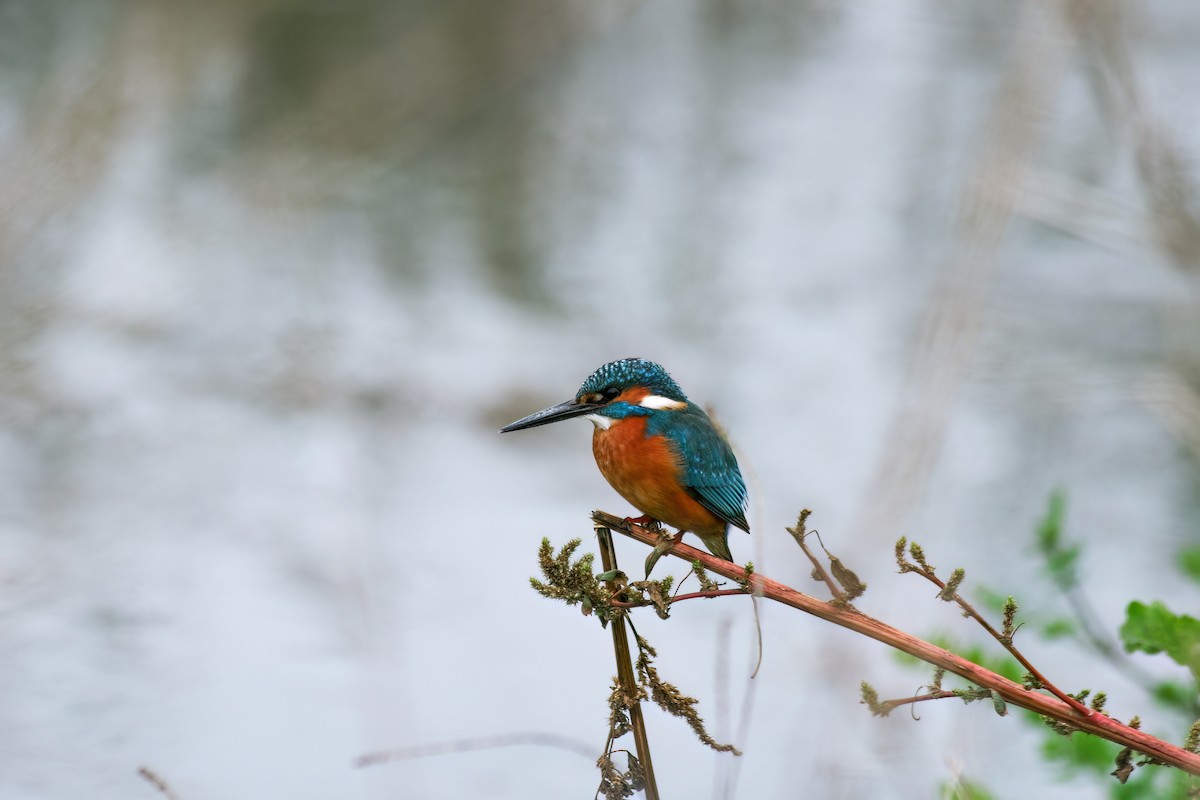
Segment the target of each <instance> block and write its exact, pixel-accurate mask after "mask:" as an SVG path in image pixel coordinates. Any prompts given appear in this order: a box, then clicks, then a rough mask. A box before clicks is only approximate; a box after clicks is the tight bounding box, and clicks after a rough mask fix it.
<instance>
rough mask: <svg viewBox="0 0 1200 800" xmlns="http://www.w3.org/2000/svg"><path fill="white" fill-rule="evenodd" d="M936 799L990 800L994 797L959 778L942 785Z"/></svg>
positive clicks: (976, 785) (975, 784)
mask: <svg viewBox="0 0 1200 800" xmlns="http://www.w3.org/2000/svg"><path fill="white" fill-rule="evenodd" d="M938 797H941V798H944V800H992V798H993V797H995V795H993V794H992V793H991V792H989V791H987V790H986V789H984V788H983V787H982V786H980V785H979V784H978V783H974V782H972V781H969V780H967V779H966V778H959V779H958V780H956V781H955V782H954V783H951V784H946V783H943V784H942V790H941V792H940V793H939V794H938Z"/></svg>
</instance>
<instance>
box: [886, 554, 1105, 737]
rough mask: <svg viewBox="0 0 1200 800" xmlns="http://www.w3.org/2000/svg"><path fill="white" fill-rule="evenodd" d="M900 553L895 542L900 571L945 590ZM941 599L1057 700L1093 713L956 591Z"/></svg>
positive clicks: (924, 566) (942, 583)
mask: <svg viewBox="0 0 1200 800" xmlns="http://www.w3.org/2000/svg"><path fill="white" fill-rule="evenodd" d="M900 541H901V542H903V541H904V540H903V539H901V540H900ZM902 554H903V548H902V547H901V546H900V545H899V544H897V546H896V556H897V561H898V562H899V563H900V569H901V571H903V572H914V573H916V574H917V575H920V576H921V577H922V578H924V579H925V580H927V581H929V582H930V583H932V584H933V585H934V586H937V587H938V589H940V590H942V592H943V593H945V592H946V582H945V581H943V580H942V579H941V578H939V577H938V576H937V575H936V574H934V571H933V568H932V567H930V566H929V565H927V564H924V563H917V564H914V563H913V562H911V561H908V560H907V559H905V558H904V557H903V555H902ZM960 580H961V578H960ZM952 588H956V587H952ZM942 599H943V600H945V599H952V600H954V602H956V603H958V607H959V608H961V609H962V610H963V613H964V614H965V615H967V616H968V617H970V618H971V619H973V620H975V621H976V622H978V623H979V624H980V625H981V626H983V629H984V630H985V631H987V632H988V635H989V636H991V637H992V638H993V639H995V640H996V641H997V642H999V643H1000V645H1001V646H1002V647H1004V649H1005V650H1007V651H1008V652H1009V655H1011V656H1012V657H1013V658H1015V659H1016V660H1017V661H1018V662H1020V664H1021V666H1022V667H1024V668H1025V671H1026V672H1028V673H1029V674H1030V675H1031V676H1033V679H1034V681H1036V682H1037V683H1038V685H1040V686H1042V687H1043V688H1045V689H1046V691H1048V692H1050V694H1052V695H1054V696H1055V697H1057V698H1058V699H1059V700H1062V701H1063V702H1064V703H1066V704H1067V705H1069V706H1070V707H1071V708H1073V709H1075V711H1076V712H1077V713H1079V714H1081V715H1082V716H1085V717H1090V716H1092V715H1093V714H1094V713H1095V712H1094V711H1092V709H1090V708H1088V707H1087V706H1085V705H1084V704H1083V703H1081V702H1079V701H1078V700H1076V699H1075V698H1074V697H1072V696H1071V695H1069V694H1067V693H1066V692H1064V691H1063V690H1062V689H1059V688H1058V687H1057V686H1055V685H1054V684H1053V683H1051V682H1050V681H1049V680H1048V679H1047V678H1046V676H1045V675H1043V674H1042V673H1041V672H1039V671H1038V669H1037V667H1035V666H1033V664H1031V663H1030V662H1029V659H1027V658H1026V657H1025V656H1024V655H1023V654H1022V653H1021V651H1020V650H1018V649H1017V646H1016V645H1014V644H1013V642H1012V636H1011V635H1008V636H1006V635H1004V634H1001V633H1000V631H998V630H996V629H995V627H993V626H992V624H991V623H990V622H988V621H987V620H986V619H984V617H983V615H982V614H980V613H979V612H978V611H976V610H975V606H973V605H971V604H970V603H968V602H967V601H966V600H964V599H963V597H962V595H961V594H959V593H958V592H957V591H952V592H951V595H950V596H949V597H943V598H942Z"/></svg>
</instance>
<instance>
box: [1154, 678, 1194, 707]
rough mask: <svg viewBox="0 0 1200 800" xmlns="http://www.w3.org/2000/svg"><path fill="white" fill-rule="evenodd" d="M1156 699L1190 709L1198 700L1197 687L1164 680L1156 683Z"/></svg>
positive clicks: (1167, 704)
mask: <svg viewBox="0 0 1200 800" xmlns="http://www.w3.org/2000/svg"><path fill="white" fill-rule="evenodd" d="M1154 699H1155V700H1157V701H1158V702H1160V703H1162V704H1163V705H1165V706H1171V707H1174V708H1180V709H1183V710H1184V711H1190V710H1191V709H1192V708H1193V707H1194V704H1195V702H1196V687H1195V686H1193V685H1188V684H1186V683H1179V682H1176V681H1162V682H1161V683H1156V684H1155V685H1154Z"/></svg>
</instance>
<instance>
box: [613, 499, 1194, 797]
mask: <svg viewBox="0 0 1200 800" xmlns="http://www.w3.org/2000/svg"><path fill="white" fill-rule="evenodd" d="M592 518H593V519H594V520H595V521H596V522H597V523H598V524H601V525H603V526H605V527H607V528H610V529H611V530H614V531H617V532H618V533H621V534H623V535H625V536H628V537H630V538H631V539H636V540H637V541H639V542H642V543H643V544H645V545H648V546H650V547H653V546H654V545H655V544H656V543H657V542H658V538H659V537H658V534H656V533H652V532H650V531H647V530H646V529H644V528H642V527H639V526H637V525H626V524H625V522H624V520H622V519H621V518H620V517H614V516H612V515H611V514H606V513H604V512H602V511H596V512H594V513H593V514H592ZM667 552H668V554H669V555H672V556H674V557H676V558H681V559H683V560H684V561H687V562H692V561H699V562H700V563H701V564H703V565H704V568H705V569H707V570H709V571H711V572H714V573H716V574H718V575H723V576H725V577H726V578H729V579H731V580H735V581H748V582H749V583H750V584H751V585H752V586H753V587H754V588H755V589H756V590H757V591H758V592H760V593H761V594H762V596H763V597H766V598H767V599H770V600H774V601H775V602H777V603H782V604H784V605H786V606H790V607H792V608H795V609H798V610H800V611H803V612H805V613H808V614H812V615H813V616H815V617H818V618H820V619H823V620H825V621H827V622H832V623H834V624H835V625H839V626H841V627H843V628H847V629H849V630H851V631H854V632H855V633H859V634H862V635H863V636H867V637H869V638H871V639H875V640H876V641H878V642H882V643H884V644H886V645H888V646H889V647H893V648H895V649H896V650H900V651H901V652H904V653H908V654H909V655H911V656H914V657H916V658H918V659H920V660H922V661H925V662H927V663H929V664H933V665H934V666H937V667H941V668H942V669H944V670H946V671H947V672H952V673H954V674H955V675H958V676H959V677H961V678H964V679H965V680H968V681H970V682H971V683H974V684H976V685H977V686H981V687H983V688H985V689H988V690H990V691H993V692H995V693H996V694H997V695H999V696H1000V698H1002V699H1003V700H1004V701H1005V702H1007V703H1012V704H1013V705H1015V706H1018V707H1020V708H1024V709H1026V710H1028V711H1032V712H1034V713H1035V714H1041V715H1042V716H1045V717H1049V718H1050V719H1052V720H1055V721H1058V722H1061V723H1062V724H1064V725H1067V726H1070V727H1071V728H1073V729H1076V730H1080V731H1083V732H1085V733H1090V734H1093V735H1095V736H1099V737H1100V738H1102V739H1107V740H1108V741H1110V742H1115V743H1116V744H1119V745H1121V746H1122V747H1129V748H1131V749H1133V750H1136V751H1138V752H1139V753H1143V754H1145V755H1147V756H1149V757H1150V758H1153V759H1155V760H1157V761H1161V762H1162V763H1164V764H1169V765H1170V766H1173V767H1177V768H1179V769H1181V770H1183V771H1185V772H1188V773H1190V774H1192V775H1200V754H1197V753H1192V752H1189V751H1187V750H1185V749H1184V748H1182V747H1179V746H1177V745H1173V744H1171V743H1170V742H1166V741H1164V740H1162V739H1159V738H1157V737H1155V736H1151V735H1149V734H1146V733H1143V732H1142V731H1140V730H1137V729H1135V728H1132V727H1130V726H1129V725H1125V724H1123V723H1121V722H1118V721H1117V720H1115V719H1112V718H1111V717H1108V716H1106V715H1104V714H1098V713H1094V712H1092V711H1091V710H1090V709H1089V710H1088V713H1087V714H1086V715H1085V714H1081V713H1080V712H1079V711H1078V710H1076V708H1075V705H1074V704H1070V703H1067V702H1064V701H1063V700H1061V699H1059V698H1057V697H1052V696H1049V695H1045V694H1042V693H1040V692H1036V691H1032V690H1030V689H1027V688H1025V687H1024V686H1021V685H1020V684H1017V683H1014V682H1013V681H1010V680H1008V679H1007V678H1005V677H1003V676H1001V675H997V674H996V673H994V672H992V671H991V670H988V669H985V668H984V667H981V666H979V665H978V664H975V663H974V662H971V661H968V660H967V659H965V658H963V657H962V656H959V655H956V654H955V653H951V652H950V651H949V650H944V649H943V648H941V647H937V646H936V645H933V644H930V643H929V642H926V641H923V640H921V639H918V638H917V637H915V636H912V635H910V634H907V633H905V632H904V631H901V630H897V629H896V628H893V627H891V626H890V625H887V624H885V623H883V622H880V621H879V620H877V619H875V618H873V617H869V616H867V615H865V614H863V613H861V612H857V611H851V610H849V609H846V608H840V607H838V606H836V605H834V604H833V603H828V602H824V601H821V600H818V599H816V598H815V597H810V596H809V595H806V594H803V593H802V592H798V591H796V590H795V589H792V588H791V587H789V586H785V585H784V584H782V583H779V582H777V581H773V580H771V579H770V578H767V577H764V576H763V575H760V574H758V573H757V572H756V573H753V574H751V575H750V576H749V577H747V575H746V570H745V569H744V568H743V567H739V566H737V565H736V564H731V563H729V562H728V561H724V560H722V559H719V558H717V557H715V556H712V555H709V554H708V553H706V552H703V551H701V550H697V549H696V548H694V547H689V546H688V545H686V544H683V543H682V542H677V543H676V544H675V545H674V546H673V547H672V548H671V549H670V550H669V551H667Z"/></svg>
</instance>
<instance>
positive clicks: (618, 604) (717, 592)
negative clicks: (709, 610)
mask: <svg viewBox="0 0 1200 800" xmlns="http://www.w3.org/2000/svg"><path fill="white" fill-rule="evenodd" d="M728 594H745V595H748V594H750V592H748V591H746V590H745V589H710V590H709V591H707V592H690V593H688V594H677V595H675V596H674V597H672V598H671V603H672V604H675V603H678V602H679V601H680V600H695V599H696V598H698V597H724V596H725V595H728ZM612 605H613V606H614V607H615V608H642V607H643V606H652V605H654V601H653V600H643V601H642V602H639V603H626V602H625V601H623V600H613V601H612Z"/></svg>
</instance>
